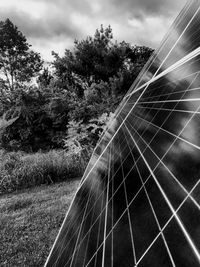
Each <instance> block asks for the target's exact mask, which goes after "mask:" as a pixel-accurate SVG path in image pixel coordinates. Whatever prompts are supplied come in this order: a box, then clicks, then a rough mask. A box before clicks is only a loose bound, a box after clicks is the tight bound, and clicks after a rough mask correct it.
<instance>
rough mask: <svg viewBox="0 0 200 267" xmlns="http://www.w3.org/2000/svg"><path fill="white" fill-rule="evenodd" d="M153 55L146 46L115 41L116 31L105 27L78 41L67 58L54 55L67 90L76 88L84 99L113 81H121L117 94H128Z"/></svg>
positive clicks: (56, 74) (59, 74)
mask: <svg viewBox="0 0 200 267" xmlns="http://www.w3.org/2000/svg"><path fill="white" fill-rule="evenodd" d="M152 52H153V50H152V49H151V48H148V47H145V46H131V45H130V44H129V43H127V42H125V41H123V42H121V43H118V42H117V41H113V33H112V28H111V27H110V26H108V27H107V28H104V27H103V25H101V27H100V29H97V30H96V32H95V34H94V37H91V36H88V37H87V38H86V39H85V40H81V41H78V40H75V42H74V49H73V51H70V50H65V55H64V56H63V57H59V55H58V54H56V53H55V52H53V55H54V58H55V61H54V63H53V65H54V68H55V76H56V77H57V79H58V81H60V85H61V86H64V87H65V88H66V89H67V86H66V85H69V84H72V85H74V88H75V91H76V92H77V95H78V96H79V97H80V98H83V97H84V92H85V90H87V89H88V88H90V87H91V84H93V83H97V84H99V83H101V82H102V81H103V82H108V83H110V81H111V78H114V79H115V80H116V78H117V80H120V84H121V85H120V88H119V89H117V90H116V92H123V93H125V92H126V91H127V90H128V87H129V86H130V84H132V82H133V81H134V79H135V78H136V76H137V75H138V72H139V71H140V70H141V68H142V67H143V66H144V64H145V63H146V61H147V60H148V58H149V56H150V55H151V54H152ZM122 81H123V82H122ZM118 84H119V82H118ZM111 87H112V88H113V86H110V88H111ZM110 94H111V90H110ZM115 95H116V94H115Z"/></svg>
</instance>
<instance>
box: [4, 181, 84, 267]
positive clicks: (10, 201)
mask: <svg viewBox="0 0 200 267" xmlns="http://www.w3.org/2000/svg"><path fill="white" fill-rule="evenodd" d="M78 183H79V180H78V179H76V180H73V181H67V182H63V183H59V184H55V185H49V186H40V187H35V188H33V189H26V190H23V191H19V192H18V193H12V194H7V195H3V196H1V197H0V266H6V267H11V266H12V267H13V266H14V267H18V266H20V267H23V266H26V267H29V266H32V267H39V266H43V264H44V262H45V259H46V257H47V256H48V253H49V251H50V249H51V246H52V244H53V242H54V239H55V237H56V235H57V233H58V230H59V228H60V226H61V224H62V221H63V219H64V216H65V213H66V211H67V209H68V207H69V205H70V201H71V199H72V197H73V195H74V193H75V190H76V188H77V186H78Z"/></svg>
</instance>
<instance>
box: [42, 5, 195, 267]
mask: <svg viewBox="0 0 200 267" xmlns="http://www.w3.org/2000/svg"><path fill="white" fill-rule="evenodd" d="M199 251H200V1H191V2H188V3H187V4H186V6H185V7H184V8H183V10H182V11H181V13H180V14H179V16H178V17H177V19H176V20H175V22H174V24H173V25H172V27H171V29H170V31H169V32H168V34H167V35H166V37H165V39H164V40H163V42H162V44H161V46H160V48H159V49H158V50H157V51H156V52H155V53H154V55H153V56H152V58H151V59H150V60H149V62H148V63H147V65H146V66H145V68H144V70H143V71H142V73H141V75H140V76H139V77H138V79H137V80H136V82H134V85H133V86H132V87H131V88H130V90H129V92H128V94H127V95H126V96H125V98H124V100H123V101H122V103H121V105H120V107H119V108H118V110H117V111H116V113H115V117H114V119H113V121H112V123H111V125H110V127H109V129H108V130H107V132H106V133H105V134H104V136H103V137H102V139H101V140H100V142H99V144H98V146H97V147H96V149H95V151H94V154H93V156H92V158H91V160H90V163H89V165H88V167H87V169H86V172H85V174H84V177H83V178H82V180H81V184H80V186H79V188H78V190H77V193H76V195H75V197H74V200H73V202H72V205H71V207H70V209H69V211H68V213H67V216H66V218H65V220H64V222H63V225H62V227H61V230H60V232H59V235H58V237H57V239H56V241H55V244H54V246H53V248H52V250H51V253H50V255H49V257H48V259H47V262H46V265H45V266H46V267H50V266H51V267H53V266H54V267H56V266H57V267H72V266H73V267H80V266H87V267H97V266H101V267H103V266H106V267H114V266H116V267H120V266H122V267H126V266H129V267H130V266H132V267H133V266H138V267H140V266H141V267H142V266H144V267H147V266H151V267H152V266H162V267H169V266H177V267H188V266H193V267H197V266H200V253H199Z"/></svg>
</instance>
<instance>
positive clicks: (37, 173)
mask: <svg viewBox="0 0 200 267" xmlns="http://www.w3.org/2000/svg"><path fill="white" fill-rule="evenodd" d="M85 165H86V162H84V160H83V159H82V158H80V157H78V156H77V155H70V156H69V155H67V153H66V152H65V151H64V150H60V151H58V150H51V151H49V152H46V153H44V152H37V153H33V154H25V153H23V152H20V151H19V152H9V153H8V152H5V151H3V150H1V151H0V194H2V193H8V192H13V191H16V190H21V189H23V188H30V187H33V186H37V185H41V184H51V183H55V182H61V181H66V180H68V179H72V178H76V177H79V176H82V173H83V171H84V168H85Z"/></svg>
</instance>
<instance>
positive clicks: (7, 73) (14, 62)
mask: <svg viewBox="0 0 200 267" xmlns="http://www.w3.org/2000/svg"><path fill="white" fill-rule="evenodd" d="M30 47H31V45H30V44H28V42H27V40H26V37H25V36H24V35H23V34H22V32H20V31H19V30H18V28H17V26H15V25H14V24H13V23H12V22H11V21H10V20H9V19H6V20H5V21H0V84H1V88H2V89H1V93H2V94H4V95H6V96H7V97H8V96H9V97H12V96H13V94H14V92H15V90H16V89H18V88H19V87H22V86H23V85H24V84H26V83H28V82H30V81H31V79H32V78H33V77H34V76H36V75H37V74H38V72H39V71H40V70H41V67H42V65H43V62H42V60H41V57H40V54H39V53H36V52H34V51H33V50H31V49H30Z"/></svg>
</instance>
